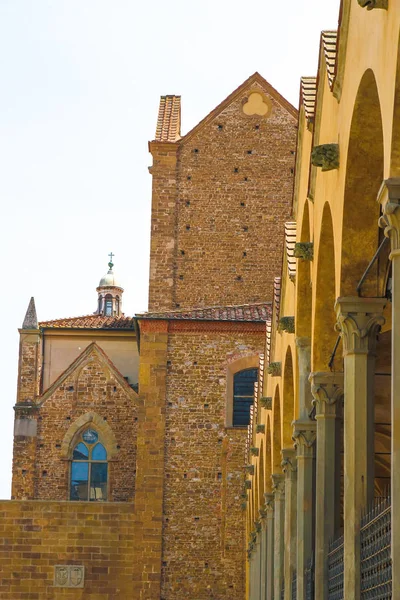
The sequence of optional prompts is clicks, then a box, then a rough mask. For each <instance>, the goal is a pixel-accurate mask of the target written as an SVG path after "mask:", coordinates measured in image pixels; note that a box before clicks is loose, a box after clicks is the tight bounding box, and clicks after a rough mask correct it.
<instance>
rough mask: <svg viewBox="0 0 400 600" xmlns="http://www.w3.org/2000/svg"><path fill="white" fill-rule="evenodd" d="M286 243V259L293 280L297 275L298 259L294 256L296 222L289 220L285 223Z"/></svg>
mask: <svg viewBox="0 0 400 600" xmlns="http://www.w3.org/2000/svg"><path fill="white" fill-rule="evenodd" d="M285 243H286V260H287V266H288V272H289V279H291V280H293V279H294V278H295V277H296V266H297V265H296V259H295V257H294V246H295V244H296V222H295V221H287V222H286V223H285Z"/></svg>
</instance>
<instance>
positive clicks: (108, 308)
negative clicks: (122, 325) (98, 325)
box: [105, 294, 113, 317]
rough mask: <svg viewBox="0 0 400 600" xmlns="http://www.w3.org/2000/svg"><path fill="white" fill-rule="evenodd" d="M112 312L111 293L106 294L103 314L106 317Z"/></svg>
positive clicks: (110, 315)
mask: <svg viewBox="0 0 400 600" xmlns="http://www.w3.org/2000/svg"><path fill="white" fill-rule="evenodd" d="M112 314H113V301H112V296H111V294H107V296H106V305H105V315H106V317H112Z"/></svg>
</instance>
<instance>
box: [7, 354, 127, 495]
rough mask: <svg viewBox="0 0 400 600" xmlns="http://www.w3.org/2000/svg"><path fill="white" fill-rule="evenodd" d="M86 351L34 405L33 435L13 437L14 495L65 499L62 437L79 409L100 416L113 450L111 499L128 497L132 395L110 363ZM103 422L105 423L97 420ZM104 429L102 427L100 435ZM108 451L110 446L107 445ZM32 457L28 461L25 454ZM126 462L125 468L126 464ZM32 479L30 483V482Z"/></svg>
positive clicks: (66, 482)
mask: <svg viewBox="0 0 400 600" xmlns="http://www.w3.org/2000/svg"><path fill="white" fill-rule="evenodd" d="M96 358H98V357H97V356H94V355H93V354H90V352H89V354H88V356H87V362H86V364H83V365H82V364H80V365H79V366H77V368H76V369H72V370H71V372H70V373H69V375H68V376H67V377H66V378H65V379H64V381H62V382H61V383H60V385H59V386H57V387H56V389H55V390H54V391H53V392H52V393H51V394H50V396H49V397H46V399H45V400H44V401H43V402H42V403H41V404H40V405H39V407H38V408H37V409H36V411H35V418H36V420H37V435H36V436H32V437H29V436H27V437H24V436H16V437H15V441H14V469H13V498H15V499H25V498H35V499H43V500H67V499H68V498H69V468H70V462H69V460H67V457H66V456H65V452H64V448H63V441H64V438H65V436H66V434H67V432H68V431H69V430H70V428H71V427H73V426H74V423H75V422H76V421H77V419H79V418H80V417H81V416H82V415H85V414H88V413H91V414H93V415H97V417H100V421H99V424H100V426H97V425H96V426H95V428H96V429H97V430H98V431H99V434H100V438H101V440H102V441H103V443H104V445H105V446H106V447H107V439H104V435H105V436H106V437H107V430H111V432H112V434H113V436H115V443H116V445H117V452H116V453H115V456H113V458H112V461H111V462H110V463H109V488H110V499H112V500H115V501H127V500H132V499H133V496H134V487H135V473H136V435H137V396H136V395H135V394H134V392H133V391H132V390H131V389H130V388H129V386H127V385H123V384H121V382H120V381H119V380H118V378H117V377H116V376H115V375H114V374H113V371H112V369H110V368H107V366H105V365H104V364H103V363H101V362H99V361H98V360H97V359H96ZM102 423H104V425H102ZM102 430H104V431H105V432H106V433H105V434H104V435H103V437H102V434H103V431H102ZM107 449H108V451H109V452H110V450H111V449H110V448H109V447H108V448H107ZM31 456H34V457H35V458H34V461H33V460H32V462H30V457H31ZM127 465H129V468H127ZM32 480H33V484H32Z"/></svg>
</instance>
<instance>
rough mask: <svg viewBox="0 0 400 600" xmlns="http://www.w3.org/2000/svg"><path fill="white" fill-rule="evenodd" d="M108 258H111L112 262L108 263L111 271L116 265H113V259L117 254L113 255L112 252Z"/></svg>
mask: <svg viewBox="0 0 400 600" xmlns="http://www.w3.org/2000/svg"><path fill="white" fill-rule="evenodd" d="M108 256H109V257H110V262H109V263H108V266H109V267H110V269H112V268H113V266H114V263H113V261H112V259H113V257H114V256H115V254H113V253H112V252H110V254H109V255H108Z"/></svg>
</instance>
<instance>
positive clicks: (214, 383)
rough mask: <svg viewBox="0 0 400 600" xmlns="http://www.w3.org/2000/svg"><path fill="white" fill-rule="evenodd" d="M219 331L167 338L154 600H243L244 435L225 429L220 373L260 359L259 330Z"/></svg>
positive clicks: (233, 327)
mask: <svg viewBox="0 0 400 600" xmlns="http://www.w3.org/2000/svg"><path fill="white" fill-rule="evenodd" d="M171 325H172V326H173V325H176V324H175V323H171ZM202 325H203V327H204V329H203V331H201V328H202ZM222 325H227V324H225V323H224V324H222ZM187 326H188V328H189V330H190V323H188V324H187ZM218 326H219V324H214V327H213V331H210V324H209V323H204V324H200V323H199V324H197V327H198V331H196V332H193V331H192V332H190V331H189V332H186V333H185V332H184V331H179V332H176V333H175V332H172V333H170V334H169V340H168V357H167V358H168V363H167V364H168V374H167V393H166V432H165V472H164V478H165V479H164V486H165V487H164V531H163V557H162V560H163V582H162V596H161V597H162V598H165V599H166V600H180V599H182V600H183V599H187V598H196V600H201V599H203V598H204V599H205V598H207V599H208V598H211V597H213V598H218V599H221V600H222V599H226V600H228V599H229V600H236V599H237V600H239V599H242V598H243V596H244V564H245V561H244V519H243V512H242V510H241V499H240V494H241V491H242V486H243V466H244V443H245V438H246V429H233V428H228V429H227V428H226V427H225V418H226V401H227V398H226V393H227V369H228V365H230V364H231V363H234V362H235V361H237V360H239V359H241V358H243V357H244V356H254V355H257V354H258V353H260V352H261V351H262V349H263V344H264V329H265V326H263V324H261V323H259V324H258V325H253V326H252V327H253V332H243V331H241V329H242V328H243V324H241V323H239V324H230V331H229V332H228V331H218ZM257 327H258V332H257V331H255V329H256V328H257Z"/></svg>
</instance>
